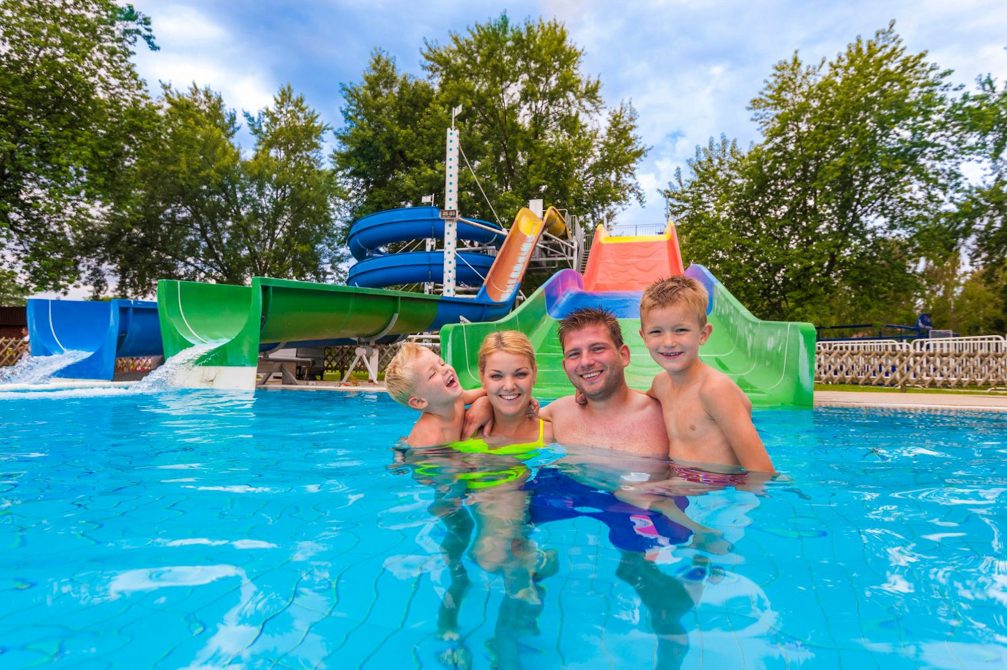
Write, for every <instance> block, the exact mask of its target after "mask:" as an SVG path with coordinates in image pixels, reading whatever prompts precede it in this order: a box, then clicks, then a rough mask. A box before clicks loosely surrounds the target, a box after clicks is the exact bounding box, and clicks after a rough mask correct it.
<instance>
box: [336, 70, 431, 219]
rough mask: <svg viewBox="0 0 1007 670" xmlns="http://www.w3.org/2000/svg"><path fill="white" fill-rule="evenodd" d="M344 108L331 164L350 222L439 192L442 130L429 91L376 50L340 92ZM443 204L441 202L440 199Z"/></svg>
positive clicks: (422, 83) (424, 85)
mask: <svg viewBox="0 0 1007 670" xmlns="http://www.w3.org/2000/svg"><path fill="white" fill-rule="evenodd" d="M342 92H343V97H344V98H345V100H346V104H345V105H344V107H343V110H342V111H343V127H342V128H341V129H339V130H337V131H336V139H337V140H338V142H339V148H338V149H337V150H336V151H335V152H334V153H333V156H332V158H333V163H334V165H335V168H336V170H337V171H338V173H339V175H340V177H341V181H342V183H343V184H344V185H345V188H346V191H347V194H348V196H349V202H350V212H349V217H350V218H356V217H358V216H363V215H365V214H370V213H372V212H376V211H379V210H382V209H391V208H394V207H400V206H401V205H402V204H403V203H404V202H410V201H413V202H415V201H416V200H418V198H419V196H422V195H427V194H430V193H438V192H440V193H443V189H444V131H445V129H446V128H447V127H448V125H449V123H450V121H449V119H448V117H447V115H446V114H445V113H444V110H443V109H441V108H440V107H439V106H437V105H435V104H434V96H435V91H434V88H433V86H432V85H431V84H430V83H428V82H426V81H423V80H421V79H417V78H415V77H411V76H409V75H406V74H400V73H399V72H398V70H397V69H396V67H395V62H394V61H393V60H392V59H391V58H389V57H388V56H387V55H386V54H384V53H382V52H380V51H378V52H375V53H374V54H373V55H372V56H371V61H370V64H369V65H368V68H367V71H366V72H365V73H364V77H363V81H362V82H361V83H360V84H357V85H355V86H346V85H343V87H342ZM440 202H443V197H441V198H440Z"/></svg>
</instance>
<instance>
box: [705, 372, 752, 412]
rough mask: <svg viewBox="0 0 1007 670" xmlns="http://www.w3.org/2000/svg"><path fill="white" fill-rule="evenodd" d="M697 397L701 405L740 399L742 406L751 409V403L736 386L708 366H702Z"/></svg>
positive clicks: (726, 377) (733, 382)
mask: <svg viewBox="0 0 1007 670" xmlns="http://www.w3.org/2000/svg"><path fill="white" fill-rule="evenodd" d="M699 395H700V398H701V399H702V400H703V403H704V404H705V403H707V402H723V401H724V400H725V399H728V398H730V399H741V400H742V402H743V404H744V405H745V406H746V407H747V408H748V409H749V410H751V409H752V401H751V400H749V399H748V396H747V395H745V392H744V391H742V390H741V387H740V386H738V384H737V383H736V382H735V381H734V380H733V379H731V378H730V377H728V376H727V375H726V374H724V373H723V372H720V371H719V370H714V369H713V368H711V367H710V366H709V365H704V366H703V378H702V380H701V382H700V385H699Z"/></svg>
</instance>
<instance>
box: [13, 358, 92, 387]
mask: <svg viewBox="0 0 1007 670" xmlns="http://www.w3.org/2000/svg"><path fill="white" fill-rule="evenodd" d="M91 353H92V352H90V351H76V350H70V351H64V352H63V353H62V354H55V355H53V356H25V357H24V358H22V359H21V360H20V361H18V362H17V363H15V364H14V365H12V366H11V367H9V368H5V369H0V384H45V383H47V382H48V381H49V380H50V379H52V376H53V375H54V374H56V373H57V372H59V371H60V370H62V369H63V368H66V367H69V366H71V365H73V364H74V363H77V362H78V361H82V360H84V359H85V358H87V357H88V356H90V355H91Z"/></svg>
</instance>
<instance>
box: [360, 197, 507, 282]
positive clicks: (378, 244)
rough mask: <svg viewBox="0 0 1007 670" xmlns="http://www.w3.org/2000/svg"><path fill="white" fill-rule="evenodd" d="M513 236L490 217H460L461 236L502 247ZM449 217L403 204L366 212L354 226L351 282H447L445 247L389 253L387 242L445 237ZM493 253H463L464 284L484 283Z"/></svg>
mask: <svg viewBox="0 0 1007 670" xmlns="http://www.w3.org/2000/svg"><path fill="white" fill-rule="evenodd" d="M506 235H507V231H505V230H504V229H503V228H501V227H500V226H498V225H496V224H495V223H490V222H488V221H478V220H477V221H475V222H474V223H468V222H466V221H459V222H458V239H459V240H468V241H471V242H477V243H480V244H484V245H493V246H500V244H501V243H502V242H503V241H504V238H505V237H506ZM443 237H444V220H443V219H442V218H441V217H440V210H438V209H437V208H436V207H402V208H399V209H389V210H385V211H382V212H377V213H375V214H371V215H369V216H365V217H363V218H361V219H359V220H357V221H355V222H354V223H353V225H352V226H351V227H350V234H349V239H348V242H349V246H350V253H352V254H353V257H354V258H355V259H357V263H356V264H354V265H353V267H351V268H350V273H349V276H348V277H347V281H346V283H347V284H349V285H350V286H364V287H368V288H384V287H386V286H397V285H403V284H418V283H424V282H434V283H438V284H440V283H443V282H444V252H443V251H412V252H403V253H394V254H392V253H384V252H383V251H382V248H383V247H386V246H387V245H389V244H392V243H395V242H410V241H413V240H424V239H443ZM493 260H494V259H493V256H490V255H488V254H485V253H476V252H466V251H465V250H464V249H463V250H461V251H459V253H458V275H457V281H458V283H459V284H464V285H466V286H480V285H482V283H483V278H484V277H485V276H486V273H487V272H489V269H490V267H492V265H493Z"/></svg>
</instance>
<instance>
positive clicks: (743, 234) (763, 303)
mask: <svg viewBox="0 0 1007 670" xmlns="http://www.w3.org/2000/svg"><path fill="white" fill-rule="evenodd" d="M947 77H948V72H947V71H942V70H940V69H939V68H938V67H937V66H936V65H934V64H932V63H930V62H928V61H927V60H926V54H925V53H919V54H910V53H907V52H906V49H905V47H904V45H903V43H902V40H901V38H900V37H899V36H898V35H897V34H896V33H895V31H894V25H889V26H888V28H886V29H884V30H880V31H878V32H877V33H876V34H875V35H874V37H873V38H871V39H867V40H864V39H862V38H859V37H858V38H857V39H856V40H855V41H854V42H853V43H851V44H850V45H848V47H847V49H846V50H845V51H844V52H843V53H841V54H839V55H838V56H837V57H836V58H835V59H834V60H832V61H831V62H826V61H824V60H823V61H820V62H819V63H818V64H816V65H811V66H808V65H805V64H804V63H803V62H802V61H801V59H800V58H799V57H798V55H797V54H796V53H795V54H794V56H793V57H792V58H790V59H788V60H785V61H781V62H780V63H778V64H777V65H776V66H775V68H774V70H773V74H772V76H771V77H770V78H769V80H768V81H767V82H766V85H765V87H764V89H763V90H762V91H761V93H760V94H759V96H758V97H756V98H755V99H754V100H753V101H752V102H751V107H750V109H751V110H752V112H753V118H754V120H755V121H756V123H757V124H758V126H759V129H760V131H761V133H762V140H761V141H760V142H759V143H757V144H755V145H754V146H752V147H751V148H750V149H749V150H748V151H747V152H742V151H740V150H738V149H737V147H736V146H734V145H733V144H731V143H728V142H727V141H726V140H723V141H722V142H721V145H720V146H716V145H714V144H713V143H711V145H710V147H708V148H707V149H705V150H700V151H699V152H698V153H697V156H696V158H695V159H694V160H692V161H691V162H690V163H689V168H690V171H691V174H690V175H689V176H688V177H683V176H682V175H681V173H679V174H678V175H677V176H676V180H675V182H673V183H672V184H670V185H669V189H668V190H667V191H666V197H667V199H668V205H669V210H670V211H671V213H672V214H673V215H674V216H676V217H677V218H678V219H679V221H680V223H681V236H682V240H683V247H684V248H685V249H686V251H687V252H688V253H689V255H690V257H691V258H692V259H693V260H696V261H698V262H702V263H707V264H709V265H710V266H711V269H712V270H713V271H714V272H715V273H717V274H718V275H720V276H721V277H722V279H723V280H724V281H725V283H726V284H727V285H729V286H731V287H732V290H738V291H739V293H741V294H743V295H741V296H739V297H742V298H743V300H745V301H746V302H747V303H748V304H749V306H750V307H751V308H752V309H753V311H755V312H756V313H758V314H760V315H761V316H764V317H767V318H788V319H795V318H796V319H807V320H811V321H816V322H819V323H830V322H833V323H834V322H835V321H838V320H845V319H850V318H865V315H871V314H877V315H889V316H883V317H882V318H884V319H885V320H888V319H891V318H895V316H894V315H895V314H904V313H905V311H906V310H907V306H910V305H911V303H908V302H907V296H912V295H914V294H915V293H916V289H917V287H918V277H917V275H916V274H915V267H916V266H917V265H918V263H919V260H920V259H921V258H926V257H933V258H937V259H944V258H947V256H948V255H949V254H951V253H955V252H956V250H957V248H958V246H959V242H960V233H961V231H960V230H959V229H957V228H956V226H957V224H958V220H957V219H956V217H954V216H952V215H951V213H952V212H954V209H955V199H956V198H957V197H958V195H959V194H960V192H961V189H962V184H963V178H962V175H961V172H960V167H959V162H960V161H959V159H960V158H961V155H962V153H961V150H960V148H959V146H958V138H959V133H958V130H957V125H956V124H955V123H954V120H953V119H952V118H951V111H952V109H951V105H952V99H951V98H952V93H953V88H952V86H951V85H950V84H949V83H948V81H947ZM910 309H911V306H910Z"/></svg>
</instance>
